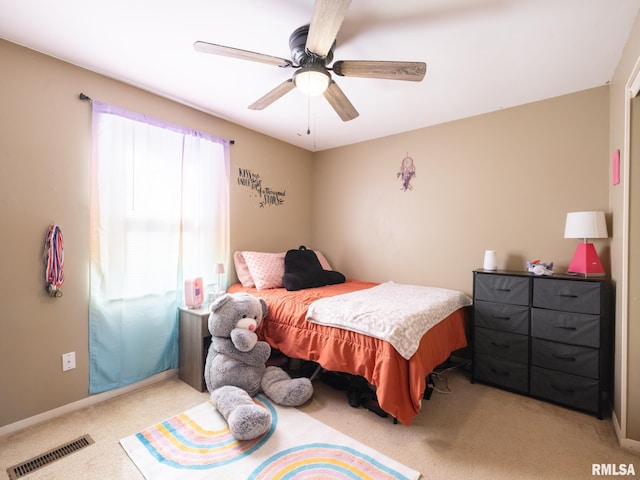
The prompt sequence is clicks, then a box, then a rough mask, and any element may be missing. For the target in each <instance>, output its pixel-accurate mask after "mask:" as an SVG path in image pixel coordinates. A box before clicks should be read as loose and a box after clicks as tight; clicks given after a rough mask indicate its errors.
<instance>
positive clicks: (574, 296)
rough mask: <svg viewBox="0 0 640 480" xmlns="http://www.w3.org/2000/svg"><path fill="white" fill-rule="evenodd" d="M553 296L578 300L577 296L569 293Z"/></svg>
mask: <svg viewBox="0 0 640 480" xmlns="http://www.w3.org/2000/svg"><path fill="white" fill-rule="evenodd" d="M555 296H556V297H562V298H578V295H572V294H570V293H556V294H555Z"/></svg>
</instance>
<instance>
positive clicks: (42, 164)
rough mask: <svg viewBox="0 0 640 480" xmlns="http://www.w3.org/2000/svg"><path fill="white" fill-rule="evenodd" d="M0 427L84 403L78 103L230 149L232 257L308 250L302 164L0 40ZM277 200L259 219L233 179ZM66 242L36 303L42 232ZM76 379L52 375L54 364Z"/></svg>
mask: <svg viewBox="0 0 640 480" xmlns="http://www.w3.org/2000/svg"><path fill="white" fill-rule="evenodd" d="M0 63H1V64H2V65H3V68H2V74H1V75H0V106H1V110H2V114H1V115H0V225H2V234H1V235H0V251H2V252H3V260H2V267H1V272H2V274H1V275H0V305H2V308H1V311H2V313H1V315H0V426H4V425H7V424H10V423H13V422H16V421H18V420H21V419H25V418H28V417H31V416H33V415H36V414H39V413H42V412H45V411H48V410H51V409H54V408H57V407H60V406H62V405H65V404H68V403H71V402H74V401H77V400H80V399H83V398H86V397H87V396H88V393H87V392H88V319H87V311H88V290H89V285H88V264H89V262H88V239H89V237H88V218H89V217H88V215H89V212H88V198H89V161H90V145H91V108H90V105H89V104H88V103H87V102H83V101H80V100H79V99H78V95H79V93H80V92H84V93H85V94H87V95H89V96H91V97H94V98H96V99H100V100H102V101H105V102H110V103H113V104H116V105H119V106H122V107H125V108H128V109H131V110H135V111H139V112H143V113H145V114H147V115H150V116H154V117H158V118H162V119H164V120H167V121H170V122H173V123H178V124H181V125H186V126H189V127H192V128H195V129H199V130H202V131H205V132H208V133H210V134H213V135H218V136H221V137H225V138H230V139H234V140H235V145H233V146H232V147H231V208H232V225H231V248H232V249H236V248H249V247H251V248H255V249H263V250H273V251H282V250H285V249H287V248H289V247H290V246H291V245H296V246H297V245H298V244H300V243H308V242H309V241H310V238H311V223H310V219H309V215H308V212H309V208H310V207H309V205H310V194H309V191H310V187H311V185H310V174H311V154H310V153H309V152H307V151H305V150H301V149H299V148H297V147H293V146H291V145H287V144H284V143H282V142H279V141H277V140H274V139H272V138H269V137H266V136H264V135H260V134H258V133H255V132H252V131H250V130H247V129H244V128H241V127H238V126H236V125H233V124H231V123H228V122H225V121H222V120H219V119H216V118H214V117H211V116H210V115H206V114H204V113H201V112H198V111H195V110H193V109H190V108H187V107H184V106H181V105H178V104H176V103H174V102H171V101H168V100H165V99H162V98H159V97H157V96H155V95H152V94H149V93H145V92H143V91H141V90H138V89H136V88H133V87H129V86H126V85H124V84H122V83H120V82H116V81H113V80H110V79H107V78H105V77H102V76H100V75H97V74H94V73H91V72H88V71H86V70H83V69H80V68H77V67H74V66H72V65H69V64H67V63H64V62H60V61H57V60H54V59H52V58H50V57H46V56H44V55H41V54H38V53H36V52H33V51H31V50H27V49H24V48H21V47H18V46H16V45H13V44H10V43H8V42H5V41H2V40H0ZM240 167H242V168H248V169H250V170H252V171H254V172H255V173H258V174H259V175H260V176H261V178H262V180H263V185H265V186H268V187H270V188H272V189H273V190H284V191H285V192H286V196H285V203H284V205H282V206H279V207H273V206H271V207H264V208H260V207H259V206H258V205H259V201H258V199H257V198H256V196H255V192H251V191H250V190H249V189H247V188H245V187H240V186H239V185H238V184H237V170H238V168H240ZM52 222H56V223H58V224H59V225H60V227H61V228H62V231H63V234H64V241H65V276H66V282H65V285H64V287H63V291H64V296H63V297H62V298H59V299H52V298H49V297H48V296H47V294H46V293H45V285H44V267H43V262H42V256H43V250H44V239H45V235H46V232H47V229H48V227H49V225H50V224H51V223H52ZM71 351H75V352H76V357H77V368H76V369H75V370H71V371H69V372H65V373H63V372H62V368H61V365H62V363H61V355H62V354H63V353H66V352H71Z"/></svg>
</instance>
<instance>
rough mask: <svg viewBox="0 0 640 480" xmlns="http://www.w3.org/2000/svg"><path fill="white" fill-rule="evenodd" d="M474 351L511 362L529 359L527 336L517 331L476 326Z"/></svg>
mask: <svg viewBox="0 0 640 480" xmlns="http://www.w3.org/2000/svg"><path fill="white" fill-rule="evenodd" d="M475 351H476V352H477V353H480V354H484V355H490V356H492V357H497V358H502V359H504V360H510V361H512V362H518V363H527V362H528V361H529V337H528V336H526V335H518V334H517V333H508V332H500V331H498V330H489V329H487V328H476V329H475Z"/></svg>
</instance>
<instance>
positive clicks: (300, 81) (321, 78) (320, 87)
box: [293, 65, 331, 97]
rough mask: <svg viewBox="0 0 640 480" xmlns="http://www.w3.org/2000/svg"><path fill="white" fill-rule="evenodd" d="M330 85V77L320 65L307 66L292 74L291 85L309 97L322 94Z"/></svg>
mask: <svg viewBox="0 0 640 480" xmlns="http://www.w3.org/2000/svg"><path fill="white" fill-rule="evenodd" d="M330 83H331V75H329V72H328V71H327V69H326V68H324V67H322V66H320V65H309V66H306V67H302V68H300V69H298V71H296V72H295V73H294V74H293V84H294V85H295V86H296V88H297V89H298V90H300V91H301V92H302V93H304V94H305V95H307V96H309V97H315V96H317V95H320V94H322V93H324V91H325V90H326V89H327V88H328V87H329V84H330Z"/></svg>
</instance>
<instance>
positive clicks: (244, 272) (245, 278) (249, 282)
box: [233, 252, 256, 288]
mask: <svg viewBox="0 0 640 480" xmlns="http://www.w3.org/2000/svg"><path fill="white" fill-rule="evenodd" d="M233 264H234V265H235V267H236V275H238V280H239V281H240V283H241V284H242V286H243V287H245V288H251V287H255V286H256V284H255V282H254V281H253V278H251V272H249V267H247V262H245V260H244V257H243V256H242V252H235V253H234V254H233Z"/></svg>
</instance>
